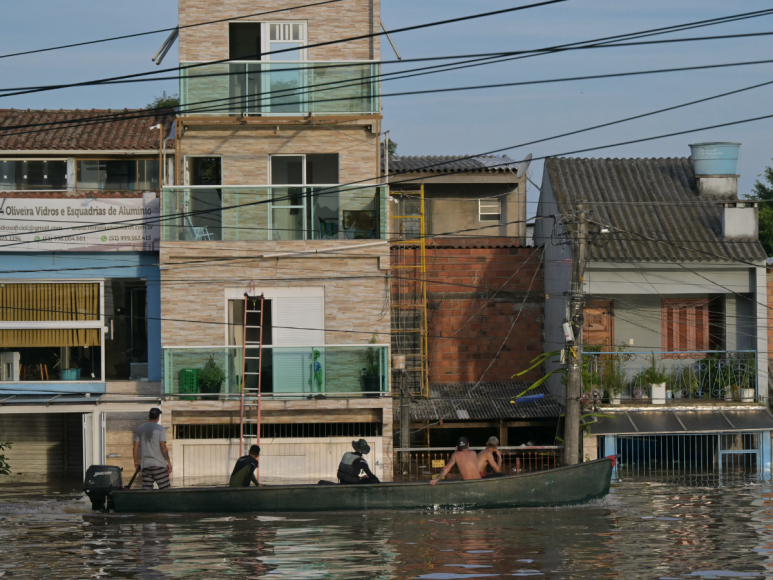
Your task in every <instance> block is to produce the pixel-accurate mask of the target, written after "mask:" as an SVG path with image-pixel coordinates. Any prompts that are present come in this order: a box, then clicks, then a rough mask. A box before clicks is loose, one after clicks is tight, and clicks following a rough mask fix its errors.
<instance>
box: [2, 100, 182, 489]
mask: <svg viewBox="0 0 773 580" xmlns="http://www.w3.org/2000/svg"><path fill="white" fill-rule="evenodd" d="M172 124H173V117H172V116H169V115H160V116H159V115H154V114H152V113H148V114H145V115H125V114H124V112H123V111H106V110H101V111H94V110H92V111H77V110H76V111H45V110H43V111H40V110H39V111H30V110H25V111H20V110H4V111H0V127H3V129H4V131H3V134H2V136H0V263H1V264H2V268H0V270H1V271H0V363H1V364H0V441H12V442H13V447H12V449H11V450H10V452H9V454H8V456H9V461H10V464H11V469H12V470H13V474H12V477H13V478H16V479H38V478H62V477H70V476H71V477H74V478H76V479H77V478H80V477H82V475H83V470H84V468H85V467H88V466H89V465H90V464H103V463H105V462H106V461H109V462H112V463H117V464H119V465H123V466H125V467H127V468H129V469H130V468H131V466H132V460H131V438H130V430H131V426H133V425H134V423H135V422H137V421H140V420H142V419H141V418H142V417H143V416H144V417H147V409H148V407H149V406H151V405H154V404H155V405H157V404H158V403H159V395H160V387H161V382H160V381H161V341H160V326H159V317H160V313H161V303H160V300H161V293H160V287H159V283H158V278H159V270H158V264H157V262H158V247H159V239H160V228H159V225H158V216H159V193H160V187H159V181H160V179H162V173H163V172H162V170H161V165H162V163H163V158H164V155H163V150H164V147H163V142H164V141H165V140H166V139H167V138H168V137H169V133H170V130H171V128H172ZM14 127H26V129H23V128H16V129H14ZM167 160H170V158H169V157H168V156H167ZM142 410H144V411H145V412H144V413H141V412H140V411H142ZM127 421H128V422H127ZM110 431H113V432H125V433H124V435H118V436H114V434H113V433H109V432H110ZM108 455H109V456H110V457H111V458H110V459H109V460H108V459H107V456H108Z"/></svg>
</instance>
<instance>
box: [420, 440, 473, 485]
mask: <svg viewBox="0 0 773 580" xmlns="http://www.w3.org/2000/svg"><path fill="white" fill-rule="evenodd" d="M454 465H456V467H457V468H458V469H459V473H460V474H461V476H462V479H463V480H465V481H466V480H468V479H480V472H479V471H478V454H477V453H475V452H474V451H473V450H472V449H470V442H469V441H468V440H467V437H459V440H458V441H457V442H456V451H454V454H453V455H452V456H451V459H450V460H449V461H448V464H447V465H446V466H445V467H444V468H443V470H442V471H441V472H440V474H439V475H438V476H437V479H433V480H432V481H430V482H429V484H430V485H437V482H438V481H440V480H441V479H443V478H444V477H445V476H446V475H447V474H448V472H449V471H451V468H452V467H453V466H454Z"/></svg>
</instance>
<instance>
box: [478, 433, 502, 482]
mask: <svg viewBox="0 0 773 580" xmlns="http://www.w3.org/2000/svg"><path fill="white" fill-rule="evenodd" d="M486 465H490V466H491V469H493V470H494V473H493V474H492V475H489V477H494V476H496V475H502V453H500V452H499V438H498V437H494V436H491V437H489V438H488V441H486V448H485V449H484V450H483V451H481V452H480V453H478V471H480V476H481V477H486Z"/></svg>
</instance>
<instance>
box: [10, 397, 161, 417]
mask: <svg viewBox="0 0 773 580" xmlns="http://www.w3.org/2000/svg"><path fill="white" fill-rule="evenodd" d="M108 403H142V404H153V403H154V404H160V403H161V397H153V396H146V395H127V396H121V395H101V396H96V397H89V396H87V395H10V396H5V395H2V394H0V407H8V406H21V405H23V406H40V407H50V406H62V405H105V404H108ZM0 414H2V411H0Z"/></svg>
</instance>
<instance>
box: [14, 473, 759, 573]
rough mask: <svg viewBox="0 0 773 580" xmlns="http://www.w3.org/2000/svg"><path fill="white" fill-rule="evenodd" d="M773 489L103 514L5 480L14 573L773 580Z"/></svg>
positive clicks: (638, 489) (651, 489)
mask: <svg viewBox="0 0 773 580" xmlns="http://www.w3.org/2000/svg"><path fill="white" fill-rule="evenodd" d="M772 534H773V495H772V494H771V489H770V485H769V484H762V483H753V484H745V485H744V484H741V485H734V486H732V487H719V486H711V487H701V486H680V485H678V484H673V483H669V484H657V483H632V482H627V483H621V484H617V485H615V486H614V488H613V491H612V493H611V494H610V496H609V497H608V498H607V499H606V500H604V501H603V502H601V503H599V504H597V505H594V506H585V507H580V508H563V509H540V510H537V509H533V510H505V511H496V512H495V511H491V512H489V511H480V512H465V513H449V512H444V513H432V512H371V513H368V514H366V515H362V514H353V513H333V514H331V513H326V514H291V515H284V516H283V515H281V514H273V515H272V516H263V515H244V516H235V517H233V516H227V517H223V516H218V515H207V516H178V515H154V516H131V515H116V514H113V515H102V514H92V512H91V511H90V504H89V503H88V502H87V501H86V500H85V499H84V498H83V497H81V494H79V493H77V492H75V493H73V492H72V491H68V490H67V488H61V487H60V488H56V487H52V486H42V485H29V486H21V485H12V486H8V485H5V486H0V577H2V578H36V579H40V578H56V579H62V578H186V579H213V578H272V579H276V578H302V579H308V578H336V579H347V578H367V579H371V578H373V579H376V578H378V579H389V578H422V579H437V580H443V579H448V580H452V579H462V578H505V577H514V576H515V577H523V576H533V577H539V578H588V579H597V578H621V579H622V578H626V579H628V578H663V579H665V578H680V579H684V578H763V577H773V536H772Z"/></svg>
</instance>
